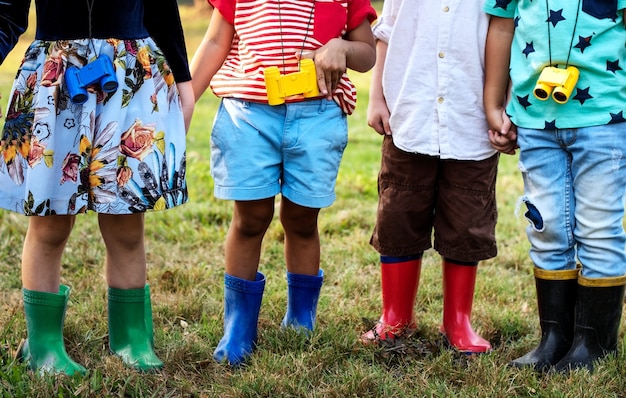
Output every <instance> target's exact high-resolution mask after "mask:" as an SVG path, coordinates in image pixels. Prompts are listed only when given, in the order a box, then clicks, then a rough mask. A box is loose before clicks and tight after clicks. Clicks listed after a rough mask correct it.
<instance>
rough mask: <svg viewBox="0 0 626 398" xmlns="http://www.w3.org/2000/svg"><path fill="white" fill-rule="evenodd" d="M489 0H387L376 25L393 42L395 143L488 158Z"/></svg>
mask: <svg viewBox="0 0 626 398" xmlns="http://www.w3.org/2000/svg"><path fill="white" fill-rule="evenodd" d="M482 5H483V1H482V0H442V1H435V0H427V1H417V0H385V2H384V3H383V11H382V15H381V16H380V18H379V19H378V21H377V23H376V25H375V26H374V35H375V36H376V38H377V39H378V40H382V41H384V42H386V43H388V48H387V57H386V62H385V65H384V72H383V88H384V95H385V99H386V101H387V106H388V107H389V110H390V112H391V119H390V125H391V132H392V136H393V140H394V143H395V145H396V146H397V147H398V148H400V149H402V150H404V151H407V152H414V153H421V154H425V155H431V156H439V157H441V158H442V159H458V160H482V159H486V158H488V157H490V156H492V155H493V154H494V153H495V152H496V151H495V150H494V149H493V148H492V147H491V145H490V144H489V139H488V135H487V130H488V127H487V121H486V119H485V113H484V108H483V83H484V54H485V40H486V36H487V28H488V25H489V17H488V16H487V15H486V14H485V13H484V12H483V11H482Z"/></svg>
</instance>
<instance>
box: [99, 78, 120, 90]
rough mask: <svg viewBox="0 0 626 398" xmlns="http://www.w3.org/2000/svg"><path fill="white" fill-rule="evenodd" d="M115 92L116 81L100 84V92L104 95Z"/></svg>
mask: <svg viewBox="0 0 626 398" xmlns="http://www.w3.org/2000/svg"><path fill="white" fill-rule="evenodd" d="M116 90H117V81H115V80H111V81H107V82H103V83H102V91H104V92H105V93H112V92H114V91H116Z"/></svg>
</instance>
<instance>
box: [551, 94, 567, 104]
mask: <svg viewBox="0 0 626 398" xmlns="http://www.w3.org/2000/svg"><path fill="white" fill-rule="evenodd" d="M552 96H553V97H554V100H555V101H556V102H558V103H560V104H563V103H565V102H567V95H565V94H564V93H562V92H560V91H555V92H554V94H552Z"/></svg>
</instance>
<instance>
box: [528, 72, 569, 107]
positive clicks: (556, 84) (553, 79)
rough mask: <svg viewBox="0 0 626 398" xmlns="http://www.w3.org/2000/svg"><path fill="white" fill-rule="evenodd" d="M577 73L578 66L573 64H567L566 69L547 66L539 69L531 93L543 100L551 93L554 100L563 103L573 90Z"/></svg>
mask: <svg viewBox="0 0 626 398" xmlns="http://www.w3.org/2000/svg"><path fill="white" fill-rule="evenodd" d="M579 74H580V72H578V68H576V67H574V66H568V67H567V69H561V68H557V67H554V66H547V67H545V68H543V70H542V71H541V74H540V75H539V79H538V80H537V84H536V85H535V89H534V90H533V94H535V97H537V99H540V100H542V101H545V100H546V99H548V97H549V96H550V93H552V98H553V99H554V100H555V101H556V102H558V103H559V104H564V103H566V102H567V100H569V97H570V95H571V94H572V91H574V87H576V83H577V82H578V76H579Z"/></svg>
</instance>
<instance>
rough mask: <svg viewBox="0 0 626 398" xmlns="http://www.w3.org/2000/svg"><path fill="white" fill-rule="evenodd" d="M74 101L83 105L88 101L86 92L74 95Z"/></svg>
mask: <svg viewBox="0 0 626 398" xmlns="http://www.w3.org/2000/svg"><path fill="white" fill-rule="evenodd" d="M72 102H73V103H75V104H77V105H82V104H84V103H85V102H87V94H86V93H78V94H74V95H73V96H72Z"/></svg>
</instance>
